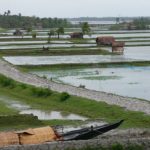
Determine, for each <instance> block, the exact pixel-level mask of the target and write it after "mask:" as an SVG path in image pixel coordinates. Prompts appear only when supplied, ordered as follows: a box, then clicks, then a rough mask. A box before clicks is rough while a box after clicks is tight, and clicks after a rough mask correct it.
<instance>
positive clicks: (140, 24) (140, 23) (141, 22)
mask: <svg viewBox="0 0 150 150" xmlns="http://www.w3.org/2000/svg"><path fill="white" fill-rule="evenodd" d="M133 24H134V25H135V26H136V29H137V30H144V29H149V25H150V19H147V18H144V17H142V18H137V19H134V21H133Z"/></svg>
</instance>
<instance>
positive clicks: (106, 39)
mask: <svg viewBox="0 0 150 150" xmlns="http://www.w3.org/2000/svg"><path fill="white" fill-rule="evenodd" d="M113 42H115V38H114V37H113V36H101V37H97V38H96V43H97V45H112V43H113Z"/></svg>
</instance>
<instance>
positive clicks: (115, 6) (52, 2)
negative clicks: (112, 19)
mask: <svg viewBox="0 0 150 150" xmlns="http://www.w3.org/2000/svg"><path fill="white" fill-rule="evenodd" d="M0 6H1V8H0V13H3V12H4V11H6V10H8V9H9V10H11V11H12V13H13V14H17V13H19V12H20V13H22V14H23V15H30V16H32V15H35V16H39V17H81V16H90V17H103V16H104V17H105V16H149V15H150V13H149V6H150V0H0Z"/></svg>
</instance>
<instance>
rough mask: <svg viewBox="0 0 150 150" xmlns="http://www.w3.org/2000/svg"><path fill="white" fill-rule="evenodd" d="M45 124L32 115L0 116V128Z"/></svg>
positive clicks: (12, 128) (9, 128)
mask: <svg viewBox="0 0 150 150" xmlns="http://www.w3.org/2000/svg"><path fill="white" fill-rule="evenodd" d="M44 125H45V124H44V123H43V122H42V121H40V120H38V118H37V117H35V116H33V115H18V114H16V115H7V116H0V130H1V131H3V130H18V129H25V128H30V127H39V126H44Z"/></svg>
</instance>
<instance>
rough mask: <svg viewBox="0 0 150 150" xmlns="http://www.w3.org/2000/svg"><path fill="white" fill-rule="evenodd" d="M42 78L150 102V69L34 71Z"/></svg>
mask: <svg viewBox="0 0 150 150" xmlns="http://www.w3.org/2000/svg"><path fill="white" fill-rule="evenodd" d="M31 73H33V74H36V75H39V76H41V77H43V76H46V77H47V78H48V79H53V81H56V82H60V83H65V84H69V85H73V86H77V87H79V86H81V85H84V86H85V88H87V89H91V90H96V91H104V92H108V93H113V94H117V95H122V96H127V97H136V98H140V99H146V100H150V92H149V90H150V80H149V75H150V67H121V68H116V67H114V68H113V67H112V68H85V69H65V70H64V69H62V70H57V71H54V70H53V71H34V72H33V71H32V72H31Z"/></svg>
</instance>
